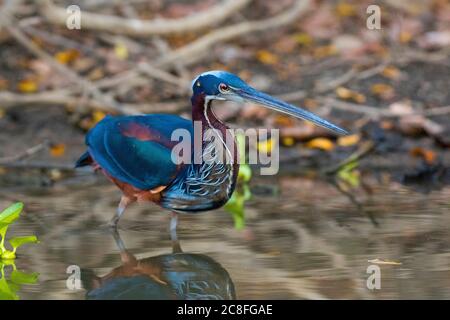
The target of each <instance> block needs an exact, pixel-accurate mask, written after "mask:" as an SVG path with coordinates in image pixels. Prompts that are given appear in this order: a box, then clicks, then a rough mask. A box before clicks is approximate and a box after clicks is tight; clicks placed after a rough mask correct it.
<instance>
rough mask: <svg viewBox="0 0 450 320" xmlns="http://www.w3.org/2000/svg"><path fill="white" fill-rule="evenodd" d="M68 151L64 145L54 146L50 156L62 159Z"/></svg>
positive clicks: (51, 148)
mask: <svg viewBox="0 0 450 320" xmlns="http://www.w3.org/2000/svg"><path fill="white" fill-rule="evenodd" d="M65 151H66V146H65V145H64V144H63V143H58V144H54V145H52V146H51V147H50V154H51V156H52V157H61V156H62V155H64V153H65Z"/></svg>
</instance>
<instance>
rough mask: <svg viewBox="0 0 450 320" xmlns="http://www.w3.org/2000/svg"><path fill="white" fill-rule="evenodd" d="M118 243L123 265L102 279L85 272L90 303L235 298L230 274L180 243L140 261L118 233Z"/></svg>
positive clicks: (83, 279)
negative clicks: (97, 301) (185, 250)
mask: <svg viewBox="0 0 450 320" xmlns="http://www.w3.org/2000/svg"><path fill="white" fill-rule="evenodd" d="M113 236H114V240H115V241H116V244H117V246H118V247H119V250H120V257H121V261H122V265H121V266H119V267H117V268H115V269H113V270H112V271H111V272H109V273H108V274H106V275H104V276H102V277H99V276H97V275H95V273H94V272H93V271H92V270H82V272H81V279H82V282H83V286H84V288H85V289H86V290H87V293H86V299H88V300H105V299H106V300H122V299H123V300H126V299H148V300H152V299H154V300H161V299H165V300H169V299H181V300H197V299H204V300H229V299H235V298H236V294H235V289H234V284H233V282H232V280H231V278H230V275H229V274H228V272H227V271H226V270H225V269H224V268H223V267H222V266H221V265H220V264H219V263H218V262H216V261H214V260H213V259H212V258H210V257H208V256H206V255H204V254H194V253H183V252H182V250H181V247H180V245H179V242H178V241H174V242H173V248H172V253H171V254H163V255H158V256H154V257H149V258H145V259H141V260H138V259H136V257H135V256H134V255H133V254H131V253H130V252H128V250H127V249H126V248H125V245H124V243H123V241H122V239H121V238H120V235H119V233H118V232H117V231H113Z"/></svg>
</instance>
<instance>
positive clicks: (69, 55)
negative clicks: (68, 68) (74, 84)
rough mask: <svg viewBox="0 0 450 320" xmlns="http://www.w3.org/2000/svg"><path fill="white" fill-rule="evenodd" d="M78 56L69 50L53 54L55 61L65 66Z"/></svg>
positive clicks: (76, 52)
mask: <svg viewBox="0 0 450 320" xmlns="http://www.w3.org/2000/svg"><path fill="white" fill-rule="evenodd" d="M79 56H80V53H79V52H78V51H77V50H75V49H69V50H64V51H60V52H57V53H56V54H55V59H56V60H57V61H58V62H59V63H62V64H67V63H70V62H72V61H74V60H75V59H76V58H78V57H79Z"/></svg>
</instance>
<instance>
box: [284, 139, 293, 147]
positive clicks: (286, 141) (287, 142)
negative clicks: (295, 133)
mask: <svg viewBox="0 0 450 320" xmlns="http://www.w3.org/2000/svg"><path fill="white" fill-rule="evenodd" d="M281 143H282V144H283V145H284V146H286V147H292V146H293V145H294V144H295V139H294V138H292V137H284V138H282V139H281Z"/></svg>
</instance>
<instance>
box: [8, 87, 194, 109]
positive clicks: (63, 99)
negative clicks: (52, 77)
mask: <svg viewBox="0 0 450 320" xmlns="http://www.w3.org/2000/svg"><path fill="white" fill-rule="evenodd" d="M72 94H73V92H70V91H69V90H53V91H45V92H40V93H34V94H17V93H12V92H4V91H3V92H0V105H1V106H2V107H5V108H12V107H19V106H33V105H39V106H54V105H60V106H65V105H76V104H78V103H79V102H80V98H79V97H76V96H73V95H72ZM84 105H85V106H86V107H88V108H92V109H100V110H102V109H104V105H103V104H102V103H100V102H99V101H97V100H95V99H90V98H86V100H85V101H84ZM187 106H188V103H187V102H186V101H173V102H158V103H145V104H129V103H124V104H122V107H121V109H120V110H121V113H124V114H136V113H147V112H177V111H180V110H182V109H184V108H185V107H187Z"/></svg>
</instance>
